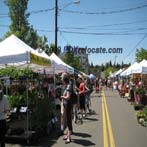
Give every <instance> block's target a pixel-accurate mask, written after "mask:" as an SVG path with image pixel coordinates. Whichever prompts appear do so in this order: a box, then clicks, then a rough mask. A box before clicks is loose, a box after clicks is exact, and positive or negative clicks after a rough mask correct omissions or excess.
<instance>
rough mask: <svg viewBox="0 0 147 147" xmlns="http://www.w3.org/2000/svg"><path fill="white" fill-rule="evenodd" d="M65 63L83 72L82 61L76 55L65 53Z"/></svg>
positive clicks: (69, 52)
mask: <svg viewBox="0 0 147 147" xmlns="http://www.w3.org/2000/svg"><path fill="white" fill-rule="evenodd" d="M62 59H63V61H64V62H65V63H67V64H68V65H70V66H72V67H73V68H75V69H77V70H80V71H81V66H80V60H79V58H78V57H75V56H74V53H73V52H71V51H67V52H65V54H64V56H63V58H62Z"/></svg>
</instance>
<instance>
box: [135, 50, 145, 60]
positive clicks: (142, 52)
mask: <svg viewBox="0 0 147 147" xmlns="http://www.w3.org/2000/svg"><path fill="white" fill-rule="evenodd" d="M143 59H146V60H147V49H144V48H141V49H137V50H136V62H141V61H142V60H143Z"/></svg>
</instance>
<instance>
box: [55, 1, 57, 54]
mask: <svg viewBox="0 0 147 147" xmlns="http://www.w3.org/2000/svg"><path fill="white" fill-rule="evenodd" d="M57 48H58V0H55V54H57Z"/></svg>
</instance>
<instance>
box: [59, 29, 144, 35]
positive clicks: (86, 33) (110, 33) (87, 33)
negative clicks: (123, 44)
mask: <svg viewBox="0 0 147 147" xmlns="http://www.w3.org/2000/svg"><path fill="white" fill-rule="evenodd" d="M59 32H62V33H70V34H79V35H144V34H146V32H144V33H127V32H126V33H124V32H122V33H112V32H109V33H99V32H97V33H91V32H74V31H61V30H60V31H59Z"/></svg>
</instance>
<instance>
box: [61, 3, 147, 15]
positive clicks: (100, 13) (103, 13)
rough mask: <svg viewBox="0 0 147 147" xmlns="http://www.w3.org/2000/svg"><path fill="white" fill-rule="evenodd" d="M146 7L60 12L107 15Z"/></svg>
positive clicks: (146, 5)
mask: <svg viewBox="0 0 147 147" xmlns="http://www.w3.org/2000/svg"><path fill="white" fill-rule="evenodd" d="M146 7H147V4H145V5H141V6H137V7H132V8H126V9H121V10H112V11H102V12H86V11H85V12H84V11H71V10H65V9H59V10H60V11H64V12H68V13H75V14H88V15H106V14H115V13H124V12H129V11H134V10H138V9H142V8H146Z"/></svg>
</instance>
